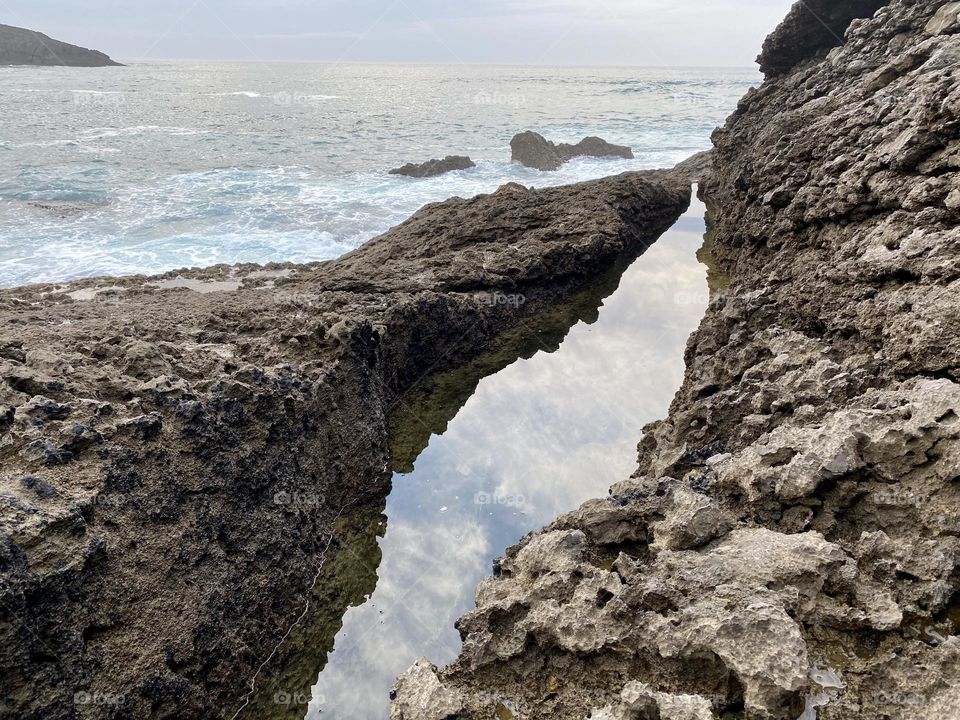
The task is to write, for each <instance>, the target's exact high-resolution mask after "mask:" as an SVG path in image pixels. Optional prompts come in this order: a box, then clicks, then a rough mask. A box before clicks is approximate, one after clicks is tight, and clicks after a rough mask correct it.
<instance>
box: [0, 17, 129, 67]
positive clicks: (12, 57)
mask: <svg viewBox="0 0 960 720" xmlns="http://www.w3.org/2000/svg"><path fill="white" fill-rule="evenodd" d="M0 65H67V66H71V67H107V66H119V65H120V63H118V62H114V61H113V60H111V59H110V58H109V57H108V56H107V55H104V54H103V53H102V52H99V51H97V50H88V49H87V48H82V47H77V46H76V45H71V44H69V43H65V42H61V41H60V40H54V39H53V38H50V37H47V36H46V35H44V34H43V33H39V32H36V31H35V30H26V29H24V28H18V27H13V26H11V25H3V24H0Z"/></svg>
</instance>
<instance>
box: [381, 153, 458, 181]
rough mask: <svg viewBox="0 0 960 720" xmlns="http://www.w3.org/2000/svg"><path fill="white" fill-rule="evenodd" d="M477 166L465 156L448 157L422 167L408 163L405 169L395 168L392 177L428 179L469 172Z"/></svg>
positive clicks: (429, 161)
mask: <svg viewBox="0 0 960 720" xmlns="http://www.w3.org/2000/svg"><path fill="white" fill-rule="evenodd" d="M476 166H477V164H476V163H475V162H473V160H471V159H470V158H468V157H465V156H463V155H448V156H447V157H445V158H443V160H428V161H427V162H425V163H422V164H421V165H414V164H413V163H407V164H406V165H404V166H403V167H398V168H394V169H393V170H391V171H390V174H391V175H404V176H406V177H412V178H428V177H436V176H437V175H443V174H445V173H448V172H453V171H454V170H467V169H469V168H472V167H476Z"/></svg>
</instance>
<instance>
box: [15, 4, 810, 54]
mask: <svg viewBox="0 0 960 720" xmlns="http://www.w3.org/2000/svg"><path fill="white" fill-rule="evenodd" d="M791 4H792V0H711V2H703V1H702V0H0V22H3V23H7V24H10V25H20V26H25V27H29V28H31V29H35V30H40V31H42V32H45V33H46V34H48V35H50V36H52V37H55V38H57V39H58V40H65V41H67V42H72V43H75V44H78V45H83V46H86V47H94V48H96V49H98V50H102V51H104V52H106V53H109V54H110V55H112V56H113V57H114V58H116V59H119V60H125V61H137V60H156V59H176V58H183V59H187V58H190V59H211V60H215V59H223V60H305V61H325V62H334V61H342V62H414V63H420V62H429V63H500V64H524V65H528V64H533V65H711V66H717V65H726V66H731V65H732V66H748V65H752V64H753V60H754V58H755V57H756V55H757V53H758V51H759V49H760V44H761V42H762V41H763V38H764V37H765V36H766V35H767V33H769V32H770V31H771V30H772V29H773V28H774V27H775V26H776V25H777V23H778V22H779V21H780V20H781V19H782V18H783V17H784V16H785V15H786V12H787V10H788V9H789V7H790V5H791Z"/></svg>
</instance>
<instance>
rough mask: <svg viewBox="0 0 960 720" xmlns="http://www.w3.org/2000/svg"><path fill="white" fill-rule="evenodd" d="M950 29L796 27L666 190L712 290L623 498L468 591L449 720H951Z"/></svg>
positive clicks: (956, 531)
mask: <svg viewBox="0 0 960 720" xmlns="http://www.w3.org/2000/svg"><path fill="white" fill-rule="evenodd" d="M881 5H883V7H882V8H881V9H879V10H878V11H877V8H879V7H880V6H881ZM958 5H960V4H958V3H955V2H950V3H945V2H915V1H914V0H894V1H893V2H886V3H880V2H873V3H870V2H858V1H856V0H852V1H850V2H833V3H810V2H808V3H798V5H797V6H796V7H795V8H794V10H793V11H791V13H790V16H789V17H788V19H787V20H786V21H785V23H784V24H782V25H781V26H780V28H778V29H777V31H776V32H775V33H774V35H773V36H771V38H770V40H768V42H767V44H766V46H765V49H764V55H763V56H762V58H761V61H762V62H763V63H764V69H765V70H766V72H767V73H768V79H767V81H766V82H765V83H764V84H763V85H762V86H761V87H760V88H758V89H756V90H753V91H751V92H750V93H749V94H748V95H747V96H746V97H745V98H744V99H743V100H742V101H741V103H740V106H739V108H738V110H737V112H736V113H735V114H734V115H733V116H732V117H731V118H730V119H729V121H728V122H727V124H726V126H725V127H724V128H723V129H722V130H719V131H717V132H716V133H715V135H714V146H715V149H714V152H713V157H712V164H710V163H706V162H704V161H706V160H707V158H700V159H697V160H692V161H690V162H688V163H685V164H683V165H682V166H681V167H680V168H679V169H678V173H680V174H681V175H683V176H684V177H686V178H688V179H697V180H700V181H701V191H702V193H705V194H706V197H707V198H708V199H709V200H710V207H711V211H712V212H711V217H710V224H711V228H712V231H713V234H714V237H713V245H712V254H713V262H714V263H716V265H717V267H718V268H719V269H720V270H722V271H723V272H724V273H725V274H726V275H727V276H729V278H730V286H729V287H728V288H726V289H725V290H724V291H723V292H722V293H718V294H717V295H716V297H715V298H714V299H713V301H712V303H711V305H710V307H709V309H708V311H707V314H706V317H705V318H704V321H703V323H702V325H701V327H700V329H699V330H698V331H697V332H696V333H695V334H694V336H693V337H692V338H691V340H690V343H689V346H688V350H687V356H686V361H687V373H686V379H685V381H684V384H683V387H682V388H681V390H680V392H679V393H678V395H677V397H676V399H675V401H674V403H673V406H672V408H671V411H670V414H669V417H668V418H666V419H665V420H663V421H661V422H658V423H654V424H652V425H651V426H649V427H648V428H646V430H645V434H644V437H643V439H642V440H641V443H640V446H639V450H640V454H639V467H638V470H637V472H636V473H635V475H634V476H633V477H632V478H630V479H629V480H626V481H624V482H621V483H619V484H617V485H616V486H614V488H612V489H611V494H610V497H608V498H604V499H600V500H594V501H590V502H588V503H586V504H584V505H583V506H582V507H581V508H579V509H577V510H575V511H573V512H571V513H568V514H566V515H564V516H562V517H560V518H558V519H557V520H556V521H555V522H554V523H552V524H551V525H550V526H549V527H547V528H545V529H544V530H542V531H540V532H538V533H533V534H531V535H529V536H528V537H526V538H524V539H523V540H522V541H521V542H520V543H519V544H518V545H517V546H516V547H513V548H510V549H509V550H508V551H507V554H506V557H505V558H503V559H501V560H500V561H498V567H499V569H500V572H499V574H498V576H497V577H496V578H489V579H487V580H484V581H483V582H482V583H481V585H480V587H479V588H478V590H477V596H476V608H475V609H474V610H473V611H471V612H470V613H468V614H467V615H465V616H464V617H463V618H462V619H461V621H460V622H459V624H458V627H459V628H460V631H461V635H462V636H463V651H462V653H461V655H460V657H459V658H458V659H457V660H456V661H455V662H454V663H452V664H451V665H450V666H448V667H446V668H443V669H441V670H439V671H438V672H437V673H436V674H435V675H434V676H433V680H439V682H440V684H441V686H442V687H443V688H445V689H446V690H448V691H449V692H451V693H456V694H457V697H458V698H460V699H461V700H462V703H463V706H462V708H461V710H460V711H459V712H458V713H457V716H458V717H459V718H463V720H480V719H481V718H489V717H495V714H494V712H495V707H496V704H497V703H507V704H509V705H510V707H511V708H515V709H516V711H515V715H516V716H517V717H523V718H525V719H527V720H547V719H550V720H552V719H553V718H587V717H592V718H637V717H657V716H658V714H659V717H661V718H684V719H685V720H686V719H689V718H697V719H698V720H701V719H708V718H709V719H711V720H716V719H718V718H721V717H724V718H728V717H729V718H764V719H766V720H797V719H798V718H800V717H802V718H803V720H813V719H814V718H818V719H819V720H846V719H847V718H852V717H870V718H874V717H878V718H879V717H883V718H891V719H895V720H925V719H926V718H934V717H944V718H946V717H955V716H956V707H957V703H958V702H960V602H958V598H960V578H958V574H957V568H958V567H960V515H958V508H960V483H958V478H960V207H958V206H960V202H958V201H957V198H956V197H955V193H956V189H957V188H958V187H960V163H958V161H957V159H958V151H960V94H958V85H957V82H956V67H957V58H960V33H958V32H957V31H956V30H957V27H958V25H957V24H956V23H955V21H956V19H957V17H958V16H957V13H958ZM874 11H877V12H876V13H875V15H874ZM870 16H873V17H872V18H871V19H856V18H870ZM824 23H825V24H826V27H824ZM818 25H819V27H817V26H818ZM844 38H845V42H844V40H843V39H844ZM398 689H399V692H400V695H399V697H398V701H399V702H402V701H403V693H404V688H398Z"/></svg>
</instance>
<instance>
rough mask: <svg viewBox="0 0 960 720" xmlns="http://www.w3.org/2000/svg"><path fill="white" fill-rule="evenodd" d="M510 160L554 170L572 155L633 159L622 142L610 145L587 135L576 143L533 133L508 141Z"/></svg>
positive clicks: (570, 158) (535, 167)
mask: <svg viewBox="0 0 960 720" xmlns="http://www.w3.org/2000/svg"><path fill="white" fill-rule="evenodd" d="M510 150H511V153H512V160H513V162H519V163H520V164H522V165H526V166H527V167H531V168H534V169H536V170H558V169H559V168H560V166H561V165H563V164H564V163H565V162H567V161H569V160H572V159H573V158H575V157H618V158H624V159H628V160H632V159H633V151H632V150H631V149H630V148H628V147H624V146H622V145H613V144H611V143H608V142H607V141H606V140H601V139H600V138H598V137H588V138H584V139H583V140H581V141H580V142H579V143H577V144H576V145H570V144H568V143H560V144H559V145H558V144H556V143H553V142H551V141H549V140H547V139H546V138H544V137H543V136H542V135H540V134H538V133H535V132H530V131H527V132H524V133H520V134H519V135H515V136H514V138H513V140H511V141H510Z"/></svg>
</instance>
